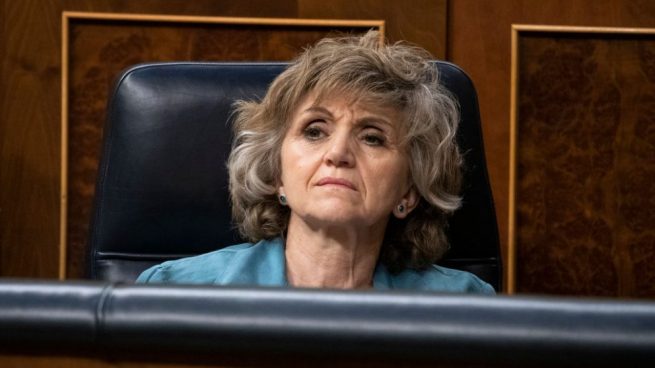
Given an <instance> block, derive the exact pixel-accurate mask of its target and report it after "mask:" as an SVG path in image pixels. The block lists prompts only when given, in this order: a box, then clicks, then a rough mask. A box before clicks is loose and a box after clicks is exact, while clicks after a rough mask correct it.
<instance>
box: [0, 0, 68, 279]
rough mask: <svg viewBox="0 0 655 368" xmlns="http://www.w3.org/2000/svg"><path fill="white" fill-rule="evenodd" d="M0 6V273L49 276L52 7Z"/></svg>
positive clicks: (54, 193)
mask: <svg viewBox="0 0 655 368" xmlns="http://www.w3.org/2000/svg"><path fill="white" fill-rule="evenodd" d="M0 6H1V7H2V9H3V10H2V13H0V16H2V19H1V20H0V23H2V26H1V27H2V28H3V32H2V34H0V37H1V38H2V42H1V44H2V55H3V56H2V69H1V72H0V73H1V74H0V80H1V81H2V82H1V85H2V88H0V137H1V138H0V188H1V190H0V271H1V272H2V276H15V277H20V276H31V277H56V276H57V264H56V262H53V261H54V260H56V259H57V253H58V251H57V247H56V243H57V233H58V227H57V225H56V224H57V222H58V221H59V216H58V214H59V211H58V210H56V208H57V207H59V205H58V202H59V201H58V198H59V194H58V191H59V179H58V176H59V175H58V172H59V162H58V160H59V148H58V142H59V128H58V124H57V123H56V121H57V120H58V116H57V115H58V113H59V82H58V79H59V60H58V59H59V51H58V47H59V42H58V38H57V37H58V32H57V31H58V28H57V27H58V25H57V23H56V21H55V20H54V19H51V15H52V14H54V13H56V12H57V11H58V9H59V8H58V6H56V5H55V4H54V2H49V3H48V2H41V1H17V2H16V1H3V2H2V3H1V5H0ZM34 50H40V51H39V52H34ZM46 50H47V51H46Z"/></svg>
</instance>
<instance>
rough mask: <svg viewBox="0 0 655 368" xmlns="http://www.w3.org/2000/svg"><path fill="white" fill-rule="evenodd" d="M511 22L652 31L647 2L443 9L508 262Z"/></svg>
mask: <svg viewBox="0 0 655 368" xmlns="http://www.w3.org/2000/svg"><path fill="white" fill-rule="evenodd" d="M512 23H522V24H552V25H579V26H615V27H655V2H653V1H650V0H635V1H624V0H577V1H569V0H549V1H541V2H540V1H530V0H497V1H479V0H456V1H450V2H449V6H448V31H447V34H448V48H447V58H448V60H450V61H452V62H454V63H456V64H458V65H460V66H461V67H462V68H464V70H466V71H467V73H468V74H469V75H470V76H471V78H472V80H473V82H474V83H475V86H476V87H477V90H478V95H479V101H480V113H481V115H482V125H483V126H482V128H483V131H484V137H485V150H486V153H487V162H488V166H489V176H490V180H491V186H492V190H493V193H494V198H495V204H496V213H497V215H498V225H499V230H500V235H501V245H502V248H503V254H504V259H507V242H508V218H509V210H508V204H509V159H508V158H509V148H510V144H509V138H510V127H509V126H510V124H509V121H510V54H511V53H510V51H511V50H510V44H511V42H510V40H511V25H512Z"/></svg>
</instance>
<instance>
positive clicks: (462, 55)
mask: <svg viewBox="0 0 655 368" xmlns="http://www.w3.org/2000/svg"><path fill="white" fill-rule="evenodd" d="M64 10H70V11H89V12H115V13H121V12H124V13H146V14H147V13H149V14H175V15H205V16H207V15H215V16H244V17H281V18H342V19H343V18H347V19H384V20H385V21H386V31H387V32H386V33H387V36H389V37H390V38H391V39H392V40H400V39H405V40H408V41H411V42H415V43H417V44H419V45H421V46H423V47H425V48H427V49H428V50H429V51H431V52H432V53H433V54H434V55H435V56H437V57H440V58H441V57H445V58H446V59H448V60H450V61H453V62H454V63H456V64H458V65H460V66H461V67H462V68H463V69H464V70H466V71H467V72H468V73H469V75H470V76H471V78H472V79H473V81H474V83H475V85H476V87H477V89H478V94H479V101H480V108H481V115H482V122H483V131H484V134H485V144H486V153H487V161H488V164H489V173H490V178H491V183H492V189H493V192H494V196H495V203H496V208H497V215H498V221H499V230H500V234H501V244H503V246H504V249H503V250H504V252H506V244H507V242H508V217H509V213H508V201H509V187H508V182H509V149H510V148H509V136H510V128H509V127H510V124H509V116H510V38H511V24H513V23H520V24H550V25H575V26H614V27H655V2H652V1H650V0H634V1H632V0H597V1H594V0H548V1H543V2H535V1H530V0H497V1H485V0H450V1H448V2H447V6H446V0H424V1H410V2H399V1H395V0H377V1H375V0H352V1H348V0H334V1H330V2H326V1H321V0H278V1H274V2H272V1H268V0H250V1H237V0H230V1H227V0H226V1H221V0H194V1H187V0H141V1H126V0H62V1H58V0H24V1H12V0H0V47H1V48H0V50H2V58H1V64H0V137H1V139H0V158H1V159H0V275H1V276H22V277H56V276H57V271H58V270H57V267H58V262H57V258H58V240H59V239H58V235H59V179H60V178H59V175H60V170H61V168H60V164H59V162H60V139H61V137H60V101H61V96H60V81H59V78H60V72H61V62H60V59H61V54H60V52H61V37H60V31H61V20H60V19H61V18H60V15H61V12H62V11H64ZM445 35H447V37H446V36H445ZM95 88H104V87H95ZM644 185H645V187H647V188H650V187H648V183H646V184H644ZM649 226H651V227H652V224H649ZM645 244H646V245H645V247H646V248H649V246H652V243H650V242H647V243H645ZM608 256H612V257H614V258H612V260H611V261H608V260H604V261H608V262H616V260H617V258H616V257H615V255H613V254H608ZM505 259H507V254H506V253H505ZM648 259H649V258H647V257H646V258H643V257H642V258H640V259H637V258H635V259H633V263H631V264H629V265H627V266H624V267H633V268H634V269H638V268H639V267H646V268H648V267H649V266H648V264H649V262H648ZM572 267H575V266H572ZM650 267H652V266H650ZM623 269H625V268H623ZM649 269H650V268H649ZM618 272H623V271H621V270H619V271H618ZM545 274H547V273H545ZM543 277H544V279H543V280H542V281H543V282H550V281H549V280H548V279H547V277H548V276H543ZM593 281H594V280H593V278H592V279H591V280H588V281H587V282H593ZM635 282H636V281H635ZM608 285H609V284H608ZM612 285H613V286H607V288H608V290H605V291H604V292H603V293H602V294H603V295H628V294H629V293H628V294H626V293H624V292H618V291H617V290H616V289H615V288H616V287H618V286H616V285H618V284H617V283H614V284H612ZM635 285H637V284H636V283H635V284H634V285H633V286H630V287H632V288H633V289H631V290H636V289H635V288H634V287H635ZM620 287H621V288H623V289H622V290H628V289H629V288H628V289H626V285H623V286H620ZM530 288H531V286H530V287H527V288H523V289H521V288H519V289H520V290H522V291H528V292H529V291H531V290H530ZM609 289H612V290H611V291H610V290H609ZM547 291H548V292H553V293H563V292H566V291H565V290H562V289H560V290H547ZM579 292H580V293H588V292H587V291H579ZM576 293H577V291H576ZM592 293H595V294H599V293H597V292H592ZM630 295H634V294H630Z"/></svg>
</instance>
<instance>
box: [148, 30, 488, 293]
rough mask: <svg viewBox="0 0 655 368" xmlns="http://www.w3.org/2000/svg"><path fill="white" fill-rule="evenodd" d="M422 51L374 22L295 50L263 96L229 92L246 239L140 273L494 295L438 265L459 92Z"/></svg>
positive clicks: (453, 195) (452, 184) (238, 213)
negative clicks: (376, 28)
mask: <svg viewBox="0 0 655 368" xmlns="http://www.w3.org/2000/svg"><path fill="white" fill-rule="evenodd" d="M429 59H430V55H429V54H428V53H427V52H426V51H425V50H422V49H419V48H417V47H413V46H409V45H406V44H402V43H398V44H393V45H387V44H381V43H380V39H379V35H378V33H377V32H373V31H371V32H368V33H367V34H366V35H364V36H362V37H343V38H327V39H323V40H322V41H320V42H318V43H317V44H316V45H315V46H314V47H312V48H309V49H307V50H305V51H304V52H303V53H302V54H301V55H300V56H299V57H298V58H297V59H296V60H295V61H294V62H293V63H292V65H291V66H290V67H289V68H288V69H287V70H286V71H285V72H283V73H282V74H281V75H280V76H279V77H278V78H277V79H276V80H275V81H274V82H273V83H272V85H271V86H270V88H269V90H268V93H267V94H266V96H265V97H264V99H263V100H262V101H261V102H243V101H242V102H239V103H237V114H236V121H235V123H234V132H235V139H234V143H233V148H232V153H231V155H230V158H229V162H228V166H229V172H230V191H231V197H232V204H233V208H232V213H233V218H234V221H235V223H236V224H237V226H238V228H239V230H240V233H241V234H242V236H243V237H245V238H246V239H248V240H249V241H251V243H245V244H240V245H235V246H231V247H227V248H224V249H221V250H218V251H215V252H212V253H208V254H204V255H200V256H196V257H191V258H185V259H181V260H177V261H171V262H165V263H163V264H161V265H158V266H155V267H152V268H150V269H148V270H146V271H145V272H143V273H142V274H141V276H140V277H139V279H138V282H169V283H170V282H174V283H206V284H221V285H226V284H230V285H268V286H294V287H325V288H371V287H373V288H376V289H388V288H402V289H416V290H436V291H454V292H480V293H493V292H494V291H493V288H492V287H491V286H489V285H488V284H486V283H484V282H482V281H481V280H480V279H478V278H477V277H475V276H474V275H472V274H470V273H466V272H462V271H456V270H451V269H447V268H444V267H440V266H436V265H434V262H435V261H436V260H438V259H439V258H440V257H441V256H442V255H443V253H444V252H445V250H446V249H447V247H448V244H447V240H446V237H445V235H444V227H445V226H446V218H447V216H448V214H450V213H451V212H453V211H454V210H455V209H457V208H458V206H459V204H460V198H459V197H458V189H459V184H460V177H461V174H460V165H461V157H460V154H459V152H458V149H457V146H456V142H455V132H456V129H457V123H458V119H459V117H458V112H457V104H456V102H455V101H453V99H452V98H451V97H450V95H449V93H448V92H447V91H446V90H445V89H444V88H443V87H442V86H441V85H440V84H439V79H438V75H437V71H436V70H435V68H434V67H433V66H432V65H431V64H430V63H429Z"/></svg>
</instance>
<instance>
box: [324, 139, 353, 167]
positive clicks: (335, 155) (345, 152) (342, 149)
mask: <svg viewBox="0 0 655 368" xmlns="http://www.w3.org/2000/svg"><path fill="white" fill-rule="evenodd" d="M331 138H332V139H330V144H329V146H328V151H327V152H326V154H325V161H326V163H328V164H330V165H334V166H336V167H342V166H345V167H351V166H353V165H354V163H355V157H354V156H353V152H352V149H351V147H350V142H349V137H348V136H347V135H345V134H334V135H333V136H332V137H331Z"/></svg>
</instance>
